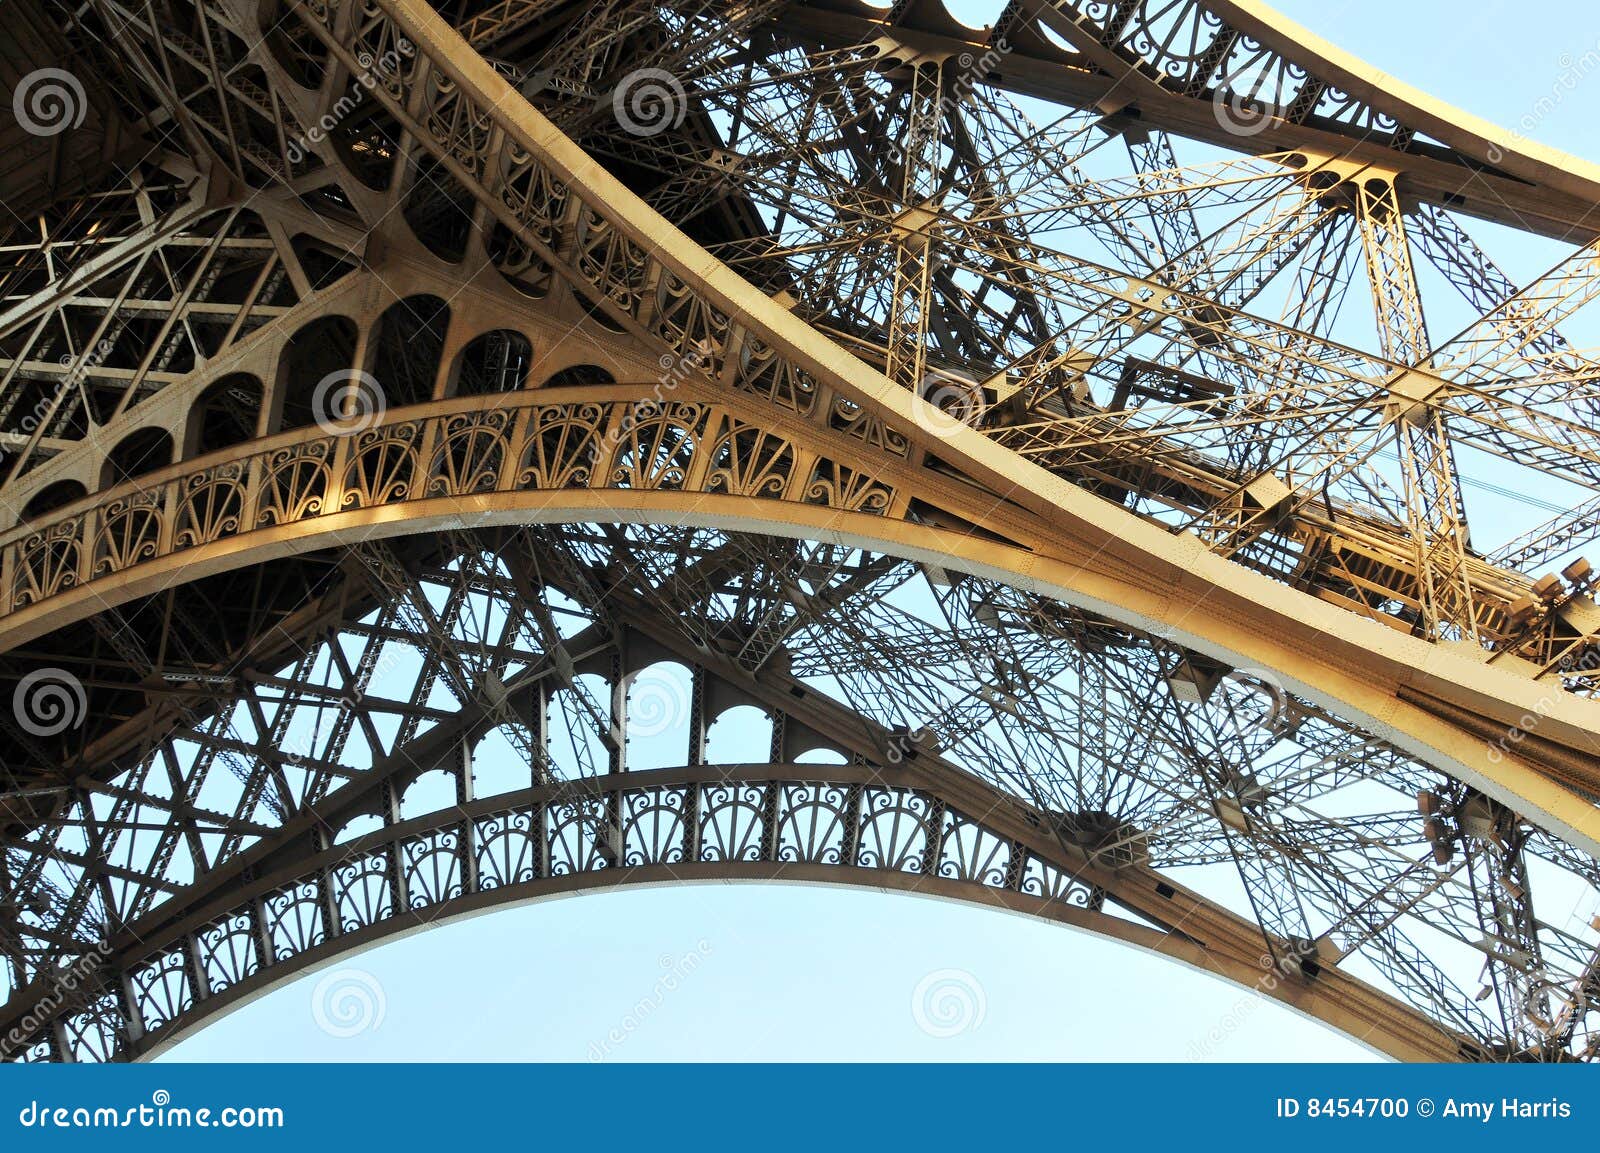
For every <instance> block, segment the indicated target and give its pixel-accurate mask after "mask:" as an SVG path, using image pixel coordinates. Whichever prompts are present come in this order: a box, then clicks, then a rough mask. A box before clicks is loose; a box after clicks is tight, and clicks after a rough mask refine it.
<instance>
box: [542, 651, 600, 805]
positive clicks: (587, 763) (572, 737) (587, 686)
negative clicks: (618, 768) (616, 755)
mask: <svg viewBox="0 0 1600 1153" xmlns="http://www.w3.org/2000/svg"><path fill="white" fill-rule="evenodd" d="M547 715H548V718H549V731H550V743H549V749H550V761H551V767H552V768H553V769H554V771H555V775H556V776H557V777H558V778H559V779H561V780H567V781H570V780H576V779H578V778H580V777H594V776H599V775H601V774H603V773H606V772H609V771H610V763H611V749H610V746H609V745H608V744H607V737H608V736H609V735H610V730H611V685H610V684H609V683H608V682H607V681H606V679H605V678H604V677H601V676H597V675H596V674H594V673H584V674H582V675H580V676H577V677H574V678H573V687H572V688H570V689H557V690H556V691H555V692H554V693H551V694H550V702H549V710H548V713H547Z"/></svg>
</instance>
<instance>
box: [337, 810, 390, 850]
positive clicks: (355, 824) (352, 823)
mask: <svg viewBox="0 0 1600 1153" xmlns="http://www.w3.org/2000/svg"><path fill="white" fill-rule="evenodd" d="M381 828H383V818H382V817H380V816H378V815H377V814H376V813H362V814H361V815H360V816H358V817H351V818H350V819H349V820H348V821H346V822H345V824H344V828H342V829H340V830H339V831H338V832H337V833H335V834H334V837H333V843H334V844H336V845H343V844H347V843H349V842H350V841H353V840H355V839H356V838H357V837H364V836H366V835H367V834H368V833H375V832H377V831H378V830H379V829H381Z"/></svg>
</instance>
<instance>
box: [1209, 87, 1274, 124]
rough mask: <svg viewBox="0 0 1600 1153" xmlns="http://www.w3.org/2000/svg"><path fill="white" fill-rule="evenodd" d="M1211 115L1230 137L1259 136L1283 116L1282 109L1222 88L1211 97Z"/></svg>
mask: <svg viewBox="0 0 1600 1153" xmlns="http://www.w3.org/2000/svg"><path fill="white" fill-rule="evenodd" d="M1211 114H1212V116H1214V117H1216V121H1217V123H1218V124H1220V125H1222V128H1223V131H1225V132H1227V133H1228V134H1229V135H1231V136H1259V135H1260V134H1261V133H1263V132H1265V131H1266V130H1267V129H1268V128H1270V127H1271V126H1272V122H1273V121H1274V120H1276V119H1278V118H1279V117H1281V116H1282V115H1283V109H1282V108H1279V107H1278V106H1277V105H1276V104H1268V103H1265V102H1263V101H1259V100H1256V99H1254V98H1253V97H1247V96H1245V94H1244V93H1242V92H1235V91H1233V90H1232V89H1230V88H1227V87H1222V88H1218V89H1217V91H1216V93H1215V94H1214V95H1213V96H1212V97H1211Z"/></svg>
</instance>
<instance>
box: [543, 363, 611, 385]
mask: <svg viewBox="0 0 1600 1153" xmlns="http://www.w3.org/2000/svg"><path fill="white" fill-rule="evenodd" d="M616 383H617V378H616V377H614V376H612V375H611V374H610V373H609V372H607V371H606V370H605V369H603V368H601V367H600V366H599V365H598V364H574V365H572V366H570V367H568V368H563V369H562V370H561V371H560V372H557V373H555V374H553V375H551V376H550V377H548V378H547V379H546V380H545V382H544V383H543V384H542V385H540V386H539V387H540V388H574V387H577V386H579V385H584V384H616Z"/></svg>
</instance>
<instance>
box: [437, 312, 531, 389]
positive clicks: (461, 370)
mask: <svg viewBox="0 0 1600 1153" xmlns="http://www.w3.org/2000/svg"><path fill="white" fill-rule="evenodd" d="M532 361H533V345H532V344H530V343H529V342H528V338H527V337H525V336H523V335H522V334H521V333H520V332H513V331H512V330H510V329H505V328H497V329H495V330H494V331H493V332H486V333H484V334H483V335H482V336H480V337H478V338H477V339H476V340H474V341H473V342H472V343H471V344H469V345H467V347H466V348H464V349H463V350H462V351H461V359H460V360H459V361H458V362H457V367H456V374H455V395H456V396H488V395H490V394H492V393H497V392H516V391H517V390H518V389H520V388H523V387H525V386H526V385H527V383H528V368H529V366H530V364H531V363H532Z"/></svg>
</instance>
